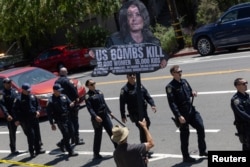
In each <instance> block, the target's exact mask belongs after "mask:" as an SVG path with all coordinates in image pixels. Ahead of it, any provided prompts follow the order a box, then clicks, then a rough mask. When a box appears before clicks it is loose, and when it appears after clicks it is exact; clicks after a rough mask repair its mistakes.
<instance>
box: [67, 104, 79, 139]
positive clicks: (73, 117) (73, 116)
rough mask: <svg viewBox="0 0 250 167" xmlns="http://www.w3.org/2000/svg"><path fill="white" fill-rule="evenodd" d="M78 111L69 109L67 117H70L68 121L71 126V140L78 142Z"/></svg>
mask: <svg viewBox="0 0 250 167" xmlns="http://www.w3.org/2000/svg"><path fill="white" fill-rule="evenodd" d="M78 112H79V110H78V109H74V108H73V109H70V112H69V115H70V120H71V122H72V125H73V131H72V133H73V139H74V141H75V142H76V141H79V119H78Z"/></svg>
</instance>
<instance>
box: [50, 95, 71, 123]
mask: <svg viewBox="0 0 250 167" xmlns="http://www.w3.org/2000/svg"><path fill="white" fill-rule="evenodd" d="M70 103H71V101H70V99H69V98H68V97H67V96H66V95H64V94H60V96H55V95H54V94H53V95H52V96H51V97H50V98H49V100H48V103H47V107H46V109H47V114H48V119H49V122H50V124H51V125H52V124H54V121H53V120H58V119H60V117H61V116H68V112H69V108H70Z"/></svg>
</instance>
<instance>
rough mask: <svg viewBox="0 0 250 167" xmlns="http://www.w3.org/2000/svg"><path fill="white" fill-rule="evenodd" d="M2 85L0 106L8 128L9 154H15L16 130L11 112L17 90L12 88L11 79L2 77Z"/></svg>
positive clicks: (16, 152)
mask: <svg viewBox="0 0 250 167" xmlns="http://www.w3.org/2000/svg"><path fill="white" fill-rule="evenodd" d="M3 87H4V89H3V90H1V93H0V97H1V98H0V107H1V110H2V111H3V112H4V115H5V118H6V120H7V126H8V129H9V139H10V150H11V154H13V155H17V154H19V152H18V151H17V150H16V130H17V126H16V125H15V120H14V115H13V113H12V107H13V102H14V99H15V98H17V96H18V92H17V90H16V89H14V88H12V85H11V79H9V78H4V79H3Z"/></svg>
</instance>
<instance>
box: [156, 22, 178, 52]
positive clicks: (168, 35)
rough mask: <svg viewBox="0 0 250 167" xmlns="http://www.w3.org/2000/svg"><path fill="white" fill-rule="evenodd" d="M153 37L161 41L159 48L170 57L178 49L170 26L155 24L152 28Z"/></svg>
mask: <svg viewBox="0 0 250 167" xmlns="http://www.w3.org/2000/svg"><path fill="white" fill-rule="evenodd" d="M154 36H155V37H156V38H158V39H159V40H160V41H161V47H162V49H163V50H164V51H165V52H166V53H167V54H169V55H171V54H172V53H173V52H175V50H176V49H177V48H178V43H177V40H176V38H175V32H174V28H173V27H172V26H170V27H165V26H162V25H160V24H156V26H155V27H154Z"/></svg>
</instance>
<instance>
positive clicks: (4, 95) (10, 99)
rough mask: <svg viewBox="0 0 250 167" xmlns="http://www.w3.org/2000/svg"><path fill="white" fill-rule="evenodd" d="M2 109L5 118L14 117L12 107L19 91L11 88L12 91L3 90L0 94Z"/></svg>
mask: <svg viewBox="0 0 250 167" xmlns="http://www.w3.org/2000/svg"><path fill="white" fill-rule="evenodd" d="M0 94H1V95H0V107H1V109H2V111H3V112H4V115H5V116H8V115H12V116H13V113H12V107H13V103H14V100H15V98H16V97H17V96H18V92H17V90H15V89H13V88H10V89H3V90H2V91H1V93H0Z"/></svg>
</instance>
